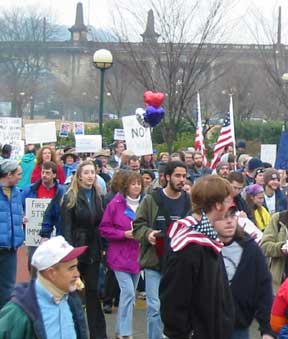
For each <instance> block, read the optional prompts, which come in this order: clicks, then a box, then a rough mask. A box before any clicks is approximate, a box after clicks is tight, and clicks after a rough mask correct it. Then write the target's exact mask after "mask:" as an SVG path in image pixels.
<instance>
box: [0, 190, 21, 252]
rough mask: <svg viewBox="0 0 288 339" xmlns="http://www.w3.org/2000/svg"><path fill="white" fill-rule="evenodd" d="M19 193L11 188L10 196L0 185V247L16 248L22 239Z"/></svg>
mask: <svg viewBox="0 0 288 339" xmlns="http://www.w3.org/2000/svg"><path fill="white" fill-rule="evenodd" d="M22 222H23V208H22V202H21V193H20V192H19V191H18V189H17V188H16V187H12V188H11V197H10V199H8V197H7V196H6V195H5V193H4V192H3V188H2V186H0V248H14V249H16V248H18V247H19V246H21V245H22V243H23V241H24V232H23V223H22Z"/></svg>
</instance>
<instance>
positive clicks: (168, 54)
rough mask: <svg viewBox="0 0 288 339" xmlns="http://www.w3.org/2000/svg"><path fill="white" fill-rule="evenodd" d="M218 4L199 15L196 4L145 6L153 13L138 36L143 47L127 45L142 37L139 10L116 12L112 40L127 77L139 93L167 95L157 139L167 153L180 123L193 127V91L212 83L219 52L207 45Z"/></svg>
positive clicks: (174, 0) (176, 1)
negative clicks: (185, 121)
mask: <svg viewBox="0 0 288 339" xmlns="http://www.w3.org/2000/svg"><path fill="white" fill-rule="evenodd" d="M223 2H224V1H223V0H215V1H212V2H211V6H210V7H209V8H208V7H207V5H206V4H205V6H206V7H205V10H203V5H202V4H201V1H199V0H193V1H190V2H187V1H184V0H166V1H162V0H154V1H152V0H151V1H148V4H147V6H149V7H150V8H151V9H152V11H150V13H149V17H148V26H147V27H146V32H145V33H144V34H143V35H142V36H143V43H139V44H135V43H131V42H129V41H131V40H132V38H131V36H129V32H131V31H133V32H137V33H138V34H139V33H140V29H141V30H142V32H143V30H144V28H145V23H144V20H145V14H144V9H143V8H141V10H140V11H137V8H139V5H138V6H135V7H134V6H133V5H131V6H130V7H129V8H127V7H126V8H125V7H123V6H121V5H118V7H117V8H118V18H120V19H121V20H120V24H119V20H118V24H119V26H120V28H119V31H118V32H116V34H118V38H119V40H120V42H122V44H121V46H122V48H123V49H124V50H125V51H126V53H127V54H128V56H129V61H130V63H129V65H128V66H127V69H128V71H130V73H131V74H133V77H134V79H135V81H137V82H138V83H139V85H140V86H142V87H143V90H153V91H161V92H164V93H165V95H166V99H165V103H164V107H165V111H166V114H165V119H164V121H163V128H162V133H163V138H164V140H165V142H166V143H167V145H168V148H169V150H171V148H172V143H173V140H175V137H176V135H177V131H178V128H179V125H180V124H181V121H182V120H183V119H184V118H185V119H189V120H190V121H191V123H192V124H193V125H194V127H195V123H194V121H193V119H192V107H193V106H195V105H194V104H193V100H195V94H196V92H197V90H199V89H202V88H204V87H205V86H207V85H208V84H209V83H210V82H211V81H213V80H215V79H214V75H213V72H212V71H211V67H212V64H213V62H215V60H216V58H217V57H218V56H219V54H218V53H219V50H217V49H215V48H213V44H212V43H211V42H212V41H213V40H214V41H215V40H217V37H218V34H219V29H220V22H221V18H222V15H223V7H222V5H223ZM200 13H201V14H200ZM204 13H207V15H206V16H205V15H204ZM154 15H155V27H156V28H155V30H154ZM129 18H131V20H132V23H131V22H130V23H129ZM199 18H203V19H201V20H200V19H199ZM149 25H150V26H149ZM152 26H153V27H152ZM131 27H133V28H132V30H131ZM137 28H139V30H138V29H137ZM158 40H159V42H158ZM191 142H192V141H191Z"/></svg>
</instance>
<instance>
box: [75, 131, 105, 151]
mask: <svg viewBox="0 0 288 339" xmlns="http://www.w3.org/2000/svg"><path fill="white" fill-rule="evenodd" d="M75 142H76V152H77V153H95V152H99V151H100V150H101V149H102V136H101V135H75Z"/></svg>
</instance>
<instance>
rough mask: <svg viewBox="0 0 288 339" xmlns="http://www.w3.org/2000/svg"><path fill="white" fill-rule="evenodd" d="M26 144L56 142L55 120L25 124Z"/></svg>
mask: <svg viewBox="0 0 288 339" xmlns="http://www.w3.org/2000/svg"><path fill="white" fill-rule="evenodd" d="M25 140H26V144H43V143H45V142H56V141H57V138H56V126H55V121H51V122H40V123H37V124H26V125H25Z"/></svg>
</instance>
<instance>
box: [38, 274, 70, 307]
mask: <svg viewBox="0 0 288 339" xmlns="http://www.w3.org/2000/svg"><path fill="white" fill-rule="evenodd" d="M37 282H38V283H39V284H40V286H41V287H42V289H43V290H44V291H46V295H47V296H48V298H51V299H52V301H53V302H54V303H55V304H60V302H61V301H62V300H63V299H66V300H67V298H68V294H67V293H65V292H63V291H62V290H61V289H60V288H58V287H57V286H55V285H54V284H52V283H51V282H50V281H49V280H47V279H46V278H45V277H43V275H42V274H41V273H39V272H38V273H37Z"/></svg>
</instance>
